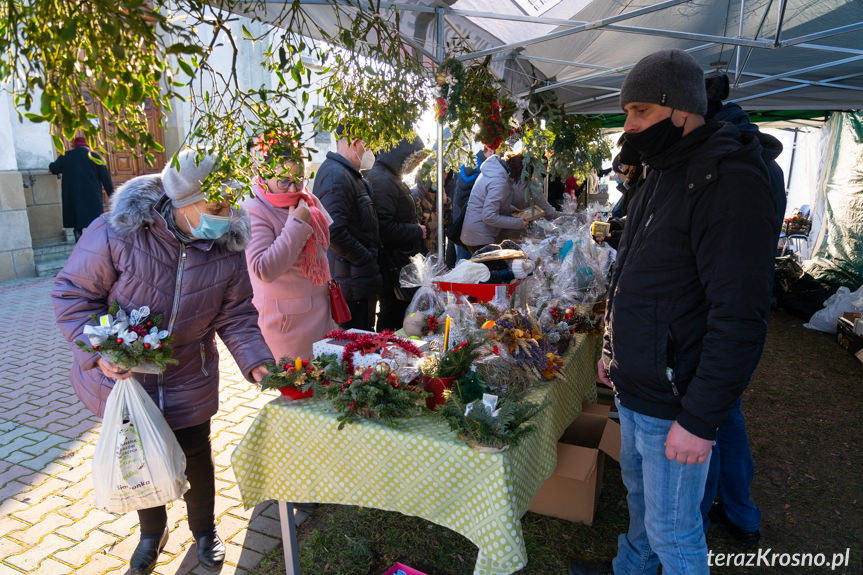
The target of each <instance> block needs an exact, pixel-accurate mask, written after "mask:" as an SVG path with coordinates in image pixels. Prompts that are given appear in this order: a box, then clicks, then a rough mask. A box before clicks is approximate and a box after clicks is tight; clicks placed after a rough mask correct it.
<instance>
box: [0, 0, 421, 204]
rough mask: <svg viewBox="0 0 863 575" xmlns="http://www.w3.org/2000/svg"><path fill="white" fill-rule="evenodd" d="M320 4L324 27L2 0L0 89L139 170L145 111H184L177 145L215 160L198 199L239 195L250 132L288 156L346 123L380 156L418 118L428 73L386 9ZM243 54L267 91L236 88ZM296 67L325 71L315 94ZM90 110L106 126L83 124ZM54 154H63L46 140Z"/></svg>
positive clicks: (263, 14) (190, 9)
mask: <svg viewBox="0 0 863 575" xmlns="http://www.w3.org/2000/svg"><path fill="white" fill-rule="evenodd" d="M330 7H331V9H332V10H333V13H334V14H335V15H336V20H337V24H338V25H337V27H336V29H335V30H331V29H327V28H325V27H324V25H323V24H319V23H318V22H317V21H316V20H315V19H314V18H312V17H310V16H309V14H308V13H307V11H306V10H307V8H306V6H304V5H303V4H302V3H301V2H299V1H297V0H294V1H292V2H285V3H283V4H275V3H272V2H261V1H257V2H247V1H242V0H221V1H219V2H202V1H199V0H176V1H173V2H168V0H153V1H152V2H151V3H150V2H145V0H92V1H91V2H88V3H80V2H59V3H58V2H44V1H33V2H29V1H26V0H10V1H9V2H4V3H2V4H0V47H2V53H0V82H3V83H5V84H7V85H8V86H9V90H10V91H11V92H12V95H13V102H14V104H15V107H16V110H18V112H19V114H20V115H21V116H22V117H26V118H28V119H29V120H31V121H33V122H47V123H50V124H52V125H54V126H56V128H57V130H58V132H59V134H60V135H63V136H65V137H66V138H71V137H72V136H74V135H75V134H76V132H80V133H82V134H83V135H85V136H86V137H87V138H88V141H90V142H91V144H92V145H93V147H94V148H96V149H99V150H101V151H103V152H105V150H106V149H107V147H108V146H112V147H118V148H121V149H122V148H127V149H129V148H131V149H139V150H141V151H142V153H143V154H144V155H145V157H146V158H147V160H148V161H150V162H152V161H153V160H154V156H153V153H152V152H154V151H162V147H161V145H160V144H158V143H157V142H156V141H155V138H154V136H153V134H151V133H149V129H148V126H147V121H146V116H145V115H144V113H143V104H144V102H145V101H147V100H149V101H150V102H152V103H153V105H155V106H156V107H157V108H158V109H159V110H161V111H162V112H163V113H166V112H169V111H170V110H171V109H172V105H174V104H175V103H176V102H177V101H180V102H183V103H184V105H185V106H187V108H186V109H185V110H184V111H187V112H188V116H187V118H186V120H187V121H188V125H189V127H190V128H189V131H188V133H186V134H185V137H184V139H183V140H182V141H181V142H179V147H180V148H182V147H185V146H190V147H193V148H196V149H198V150H199V152H200V153H201V154H203V153H209V154H212V155H215V156H217V157H218V158H219V159H220V162H219V164H217V167H216V170H215V172H214V174H213V175H212V177H211V178H208V181H207V183H206V187H207V189H208V190H209V192H210V195H211V197H217V196H221V195H223V194H225V193H226V192H227V191H228V187H227V186H226V185H225V184H223V183H222V182H226V181H231V182H239V183H241V185H242V187H241V191H244V192H245V191H248V183H249V182H250V181H251V180H252V178H253V177H254V176H255V175H256V174H257V173H258V171H259V169H260V167H261V166H260V159H259V158H256V156H255V154H256V153H258V151H259V150H258V144H259V142H260V139H261V136H262V134H271V135H272V134H279V135H281V136H284V137H285V138H288V139H289V141H291V142H292V147H295V148H296V150H297V158H293V159H299V158H300V157H301V156H302V155H303V154H308V153H309V152H310V151H311V150H312V148H311V146H310V145H309V143H310V141H311V140H312V139H313V137H314V135H315V131H316V130H317V129H318V128H321V129H326V130H332V129H334V127H335V125H336V124H337V123H338V122H339V121H341V120H343V119H351V120H354V129H355V131H356V132H357V137H361V138H363V139H364V140H366V141H367V142H368V143H369V144H370V146H372V147H379V146H384V145H386V144H391V143H395V142H397V141H399V140H400V139H401V138H403V137H405V136H406V135H409V134H410V133H411V132H412V130H413V125H414V123H415V122H416V121H417V120H418V119H419V117H420V115H421V114H422V112H423V110H424V109H425V106H426V96H425V94H426V93H427V90H428V86H430V77H431V71H430V70H424V69H423V67H422V65H421V63H420V62H419V60H417V59H416V58H414V57H413V55H411V54H410V53H408V52H406V51H405V50H404V46H403V44H402V42H401V39H400V37H399V33H398V23H399V14H398V11H397V10H390V9H388V10H387V11H386V12H384V11H382V10H381V7H380V3H379V2H374V1H370V0H362V1H361V2H358V3H357V4H355V5H354V6H347V5H345V4H343V3H342V2H339V1H338V0H330ZM240 16H245V17H247V18H249V21H245V23H244V21H242V20H241V18H240ZM311 37H318V38H323V39H324V41H323V42H322V41H314V40H310V39H309V38H311ZM260 46H263V47H264V48H263V49H261V48H260ZM247 47H248V48H249V52H250V53H252V54H256V53H257V54H261V66H262V67H263V69H264V70H265V71H266V72H268V73H269V74H270V75H271V77H272V81H271V82H266V81H265V82H264V85H255V86H251V85H249V84H250V82H249V80H248V77H249V76H248V75H247V73H246V72H247V68H248V61H247V60H246V59H244V58H243V59H241V55H243V54H245V53H246V52H244V50H246V48H247ZM304 58H306V59H310V60H312V61H316V62H320V63H322V64H323V65H324V66H331V68H330V69H329V70H327V69H326V68H324V70H323V72H322V73H323V75H324V82H323V85H321V86H315V85H312V76H311V71H310V70H309V69H308V67H307V65H306V63H305V61H304ZM384 62H385V63H386V64H383V63H384ZM316 92H319V93H320V95H322V96H323V97H324V99H325V100H327V101H326V102H325V105H324V107H323V109H322V110H321V111H320V113H319V115H318V116H316V118H314V122H313V121H312V119H311V118H307V117H306V110H307V106H308V104H309V102H310V98H311V96H313V95H314V94H315V93H316ZM93 102H95V104H96V105H97V109H98V107H101V110H104V115H105V116H106V119H107V120H108V121H109V122H110V123H111V125H112V128H111V129H110V130H107V129H105V128H106V126H104V125H103V126H97V125H95V120H96V116H95V114H93V113H91V112H89V111H88V104H91V105H92V104H93ZM160 123H161V125H162V126H163V127H164V118H160ZM54 145H55V147H57V148H58V150H61V149H62V147H63V144H62V141H61V139H60V138H59V136H58V137H55V139H54ZM300 150H302V151H300ZM232 192H233V193H236V190H232Z"/></svg>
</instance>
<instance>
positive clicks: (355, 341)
mask: <svg viewBox="0 0 863 575" xmlns="http://www.w3.org/2000/svg"><path fill="white" fill-rule="evenodd" d="M324 337H325V338H327V339H340V340H347V341H348V342H350V343H348V344H347V345H346V346H345V350H344V351H343V352H342V361H343V362H344V363H345V365H346V366H347V372H348V375H352V374H353V373H354V359H353V358H354V352H355V351H359V352H360V353H363V354H366V353H372V352H375V351H377V350H379V349H381V348H383V347H384V346H385V345H387V344H392V345H395V346H397V347H399V348H401V349H402V350H404V351H405V352H407V353H409V354H411V355H413V356H416V357H419V356H421V355H422V353H423V352H422V351H420V349H419V348H418V347H417V346H415V345H414V344H412V343H411V342H409V341H407V340H406V339H402V338H400V337H396V336H395V335H393V332H392V331H382V332H380V333H356V332H348V331H343V330H339V329H334V330H332V331H331V332H329V333H328V334H327V335H325V336H324Z"/></svg>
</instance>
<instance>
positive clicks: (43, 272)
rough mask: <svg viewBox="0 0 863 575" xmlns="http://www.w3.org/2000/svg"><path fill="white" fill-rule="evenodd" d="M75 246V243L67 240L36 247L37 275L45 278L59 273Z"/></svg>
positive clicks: (34, 250)
mask: <svg viewBox="0 0 863 575" xmlns="http://www.w3.org/2000/svg"><path fill="white" fill-rule="evenodd" d="M74 248H75V244H74V243H66V242H60V243H54V244H46V245H44V246H38V247H34V248H33V261H34V263H35V264H36V276H37V277H40V278H44V277H51V276H55V275H57V272H59V271H60V270H61V269H63V266H64V265H66V260H67V259H68V258H69V254H71V253H72V250H73V249H74Z"/></svg>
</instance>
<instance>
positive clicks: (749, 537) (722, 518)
mask: <svg viewBox="0 0 863 575" xmlns="http://www.w3.org/2000/svg"><path fill="white" fill-rule="evenodd" d="M707 516H708V517H710V520H711V521H713V522H714V523H716V524H718V525H721V526H722V527H724V528H725V530H726V531H728V533H729V534H730V535H731V536H732V537H734V539H736V540H737V542H738V543H740V544H741V545H743V546H744V547H755V546H756V545H758V542H759V541H760V540H761V533H760V532H759V531H758V529H756V530H755V531H744V530H743V529H741V528H740V527H738V526H737V525H735V524H734V523H732V521H731V519H729V518H728V515H726V514H725V507H723V506H722V501H714V502H713V506H712V507H711V508H710V512H709V513H708V514H707Z"/></svg>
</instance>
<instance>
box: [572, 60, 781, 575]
mask: <svg viewBox="0 0 863 575" xmlns="http://www.w3.org/2000/svg"><path fill="white" fill-rule="evenodd" d="M620 103H621V106H622V107H623V109H624V111H625V112H626V115H627V118H626V123H625V126H624V129H625V131H626V134H627V135H626V140H627V142H628V143H629V144H631V145H632V146H633V147H635V149H636V150H637V151H638V152H639V153H640V154H641V158H642V161H643V162H644V163H645V164H646V165H647V170H648V171H647V175H646V177H645V179H644V181H642V183H641V184H640V185H639V187H638V190H637V192H636V194H635V196H634V197H633V198H632V200H631V202H630V204H629V207H628V215H627V218H628V220H629V221H628V222H627V225H626V228H625V230H624V232H623V236H622V238H621V241H620V246H619V250H618V253H617V261H616V263H615V269H614V274H613V276H612V282H611V285H610V288H609V299H608V308H607V312H606V331H605V336H604V342H603V350H602V358H601V359H600V361H599V365H598V372H599V373H598V376H599V379H600V381H602V382H603V383H605V384H606V385H609V386H613V387H614V389H615V393H616V401H617V404H618V410H619V412H620V428H621V451H620V467H621V475H622V478H623V481H624V484H625V485H626V488H627V491H628V495H627V503H628V507H629V514H630V526H629V531H628V533H625V534H623V535H621V536H620V537H619V539H618V551H617V557H615V559H614V562H613V563H612V564H602V565H599V564H589V563H585V562H581V561H576V562H573V563H572V564H571V565H570V573H571V574H572V575H583V574H599V573H617V574H618V575H621V574H627V573H656V571H657V569H658V566H659V564H660V563H661V564H662V569H663V573H664V574H666V575H707V574H708V573H709V572H710V570H709V567H708V558H707V543H706V539H705V536H704V530H703V526H702V520H701V512H700V503H701V499H702V497H703V495H704V484H705V479H706V477H707V471H708V462H709V459H710V453H711V448H712V446H713V440H714V438H715V435H716V429H717V427H719V425H720V424H721V423H722V422H723V420H724V419H725V418H726V416H727V415H728V413H729V412H730V411H731V409H732V408H733V406H734V404H735V402H736V400H737V398H738V397H739V396H740V394H741V393H742V391H743V389H744V388H745V386H746V384H747V382H748V379H749V375H750V374H751V372H752V369H753V368H754V366H755V365H756V363H757V362H758V359H759V357H760V353H761V346H760V342H761V339H762V338H763V337H764V334H765V333H766V328H767V325H766V317H767V310H768V308H769V305H770V278H771V274H772V269H773V254H774V250H775V241H774V230H775V227H776V225H777V222H776V215H775V214H776V211H775V204H774V200H773V197H772V194H771V191H770V184H769V182H768V175H767V169H766V167H765V165H764V161H763V160H762V159H761V146H760V144H759V143H758V139H757V138H755V137H753V136H751V135H747V134H743V133H741V132H740V130H738V129H737V128H736V127H735V126H734V125H732V124H718V123H705V120H704V114H705V113H706V111H707V98H706V94H705V88H704V76H703V71H702V69H701V67H700V66H699V65H698V63H697V62H696V61H695V60H694V59H693V58H692V56H690V55H689V54H687V53H686V52H683V51H680V50H663V51H660V52H656V53H654V54H651V55H649V56H647V57H645V58H643V59H642V60H641V61H640V62H639V63H638V64H636V65H635V67H634V68H632V70H631V71H630V73H629V75H628V76H627V77H626V80H624V83H623V86H622V88H621V92H620Z"/></svg>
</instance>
